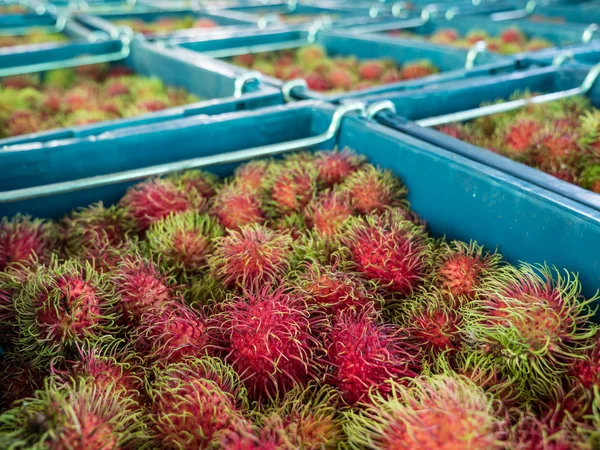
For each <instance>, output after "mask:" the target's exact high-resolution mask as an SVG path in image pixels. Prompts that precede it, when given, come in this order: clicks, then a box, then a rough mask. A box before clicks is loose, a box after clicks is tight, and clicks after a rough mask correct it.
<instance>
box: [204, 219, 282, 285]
mask: <svg viewBox="0 0 600 450" xmlns="http://www.w3.org/2000/svg"><path fill="white" fill-rule="evenodd" d="M291 245H292V237H291V236H290V235H289V234H288V233H285V232H279V231H274V230H270V229H269V228H267V227H265V226H264V225H258V224H253V225H245V226H243V227H241V228H240V230H239V231H234V230H231V231H230V232H229V234H227V235H226V236H224V237H223V238H221V240H219V241H218V242H217V243H216V244H215V251H214V252H213V254H212V255H211V256H210V257H209V264H210V274H211V275H212V276H214V277H215V278H216V279H217V280H220V281H221V282H223V284H225V286H227V287H234V286H236V285H242V286H246V287H251V286H256V285H261V284H263V283H265V282H269V281H272V280H274V279H275V278H277V277H281V276H283V275H285V273H286V272H287V271H288V269H289V267H290V263H291V259H292V256H293V255H292V248H291Z"/></svg>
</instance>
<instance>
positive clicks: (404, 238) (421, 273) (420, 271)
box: [343, 211, 431, 296]
mask: <svg viewBox="0 0 600 450" xmlns="http://www.w3.org/2000/svg"><path fill="white" fill-rule="evenodd" d="M343 240H344V243H345V244H346V245H347V246H348V248H349V249H350V253H351V256H350V260H351V261H352V262H353V263H354V265H355V268H356V270H357V271H358V272H360V273H361V274H363V275H364V276H365V277H367V278H368V279H371V280H373V281H375V282H377V283H379V284H380V285H381V287H382V288H384V289H385V290H386V291H387V292H389V293H392V294H399V295H404V296H407V295H410V294H412V293H413V292H414V291H415V290H416V289H417V288H418V287H419V286H420V285H421V284H422V282H423V280H424V278H425V276H426V273H427V271H428V262H427V260H428V255H429V252H430V249H431V241H430V240H429V238H428V237H427V236H426V234H425V232H424V230H423V228H422V227H421V226H420V225H415V224H414V223H412V222H409V221H407V220H403V217H401V216H399V214H398V213H395V212H394V211H388V212H386V213H384V214H383V215H382V216H379V217H377V216H367V217H364V218H363V217H361V218H350V219H349V221H348V228H347V232H346V235H345V236H344V238H343Z"/></svg>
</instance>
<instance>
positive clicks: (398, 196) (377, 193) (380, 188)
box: [339, 165, 408, 214]
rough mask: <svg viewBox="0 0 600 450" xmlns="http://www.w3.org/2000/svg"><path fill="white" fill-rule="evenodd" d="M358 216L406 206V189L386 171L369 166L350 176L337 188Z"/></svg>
mask: <svg viewBox="0 0 600 450" xmlns="http://www.w3.org/2000/svg"><path fill="white" fill-rule="evenodd" d="M339 191H340V192H342V193H344V194H346V195H347V196H348V197H349V198H350V199H351V200H352V204H353V206H354V208H355V210H356V211H357V212H358V213H359V214H370V213H377V214H381V213H383V212H384V211H385V210H386V209H387V208H388V207H390V206H406V205H407V203H406V195H407V194H408V190H407V189H406V187H405V186H404V185H403V184H402V183H401V182H400V180H398V178H396V177H395V176H394V174H393V173H392V172H390V171H388V170H379V169H376V168H375V167H373V166H371V165H367V166H365V167H364V168H361V169H359V170H357V171H356V172H354V173H352V174H350V175H349V176H348V177H347V178H346V180H345V181H344V182H343V183H342V184H341V185H340V186H339Z"/></svg>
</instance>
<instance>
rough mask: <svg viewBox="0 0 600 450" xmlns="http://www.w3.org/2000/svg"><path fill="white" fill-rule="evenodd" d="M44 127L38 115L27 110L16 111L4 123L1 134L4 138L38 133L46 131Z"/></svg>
mask: <svg viewBox="0 0 600 450" xmlns="http://www.w3.org/2000/svg"><path fill="white" fill-rule="evenodd" d="M44 125H45V124H44V121H43V119H42V117H41V115H40V114H39V113H37V112H35V111H29V110H17V111H14V112H13V113H12V114H11V115H10V116H9V117H8V118H7V119H6V120H5V121H4V130H3V133H4V134H5V135H6V136H20V135H23V134H29V133H38V132H40V131H43V130H44V129H46V128H45V126H44Z"/></svg>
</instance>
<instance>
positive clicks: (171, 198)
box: [120, 179, 207, 231]
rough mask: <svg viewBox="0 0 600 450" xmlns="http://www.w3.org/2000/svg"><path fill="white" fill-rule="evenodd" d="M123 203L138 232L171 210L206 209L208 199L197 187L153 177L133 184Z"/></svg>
mask: <svg viewBox="0 0 600 450" xmlns="http://www.w3.org/2000/svg"><path fill="white" fill-rule="evenodd" d="M120 205H121V206H122V207H123V208H125V209H126V210H127V212H128V214H130V216H131V217H132V218H133V220H134V221H135V224H136V228H137V230H138V231H145V230H146V229H148V227H149V226H150V225H151V224H153V223H154V222H157V221H159V220H160V219H163V218H165V217H167V216H168V215H169V214H172V213H181V212H187V211H195V212H198V213H202V212H205V211H206V209H207V203H206V199H205V198H204V197H203V196H202V195H200V194H199V193H198V191H196V190H195V189H185V190H184V189H180V188H178V187H177V185H176V184H175V183H174V182H172V181H169V180H163V179H152V180H149V181H145V182H142V183H139V184H136V185H135V186H133V187H131V188H130V189H129V190H128V191H127V193H126V194H125V196H124V197H123V198H122V199H121V203H120Z"/></svg>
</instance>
